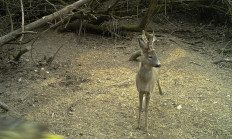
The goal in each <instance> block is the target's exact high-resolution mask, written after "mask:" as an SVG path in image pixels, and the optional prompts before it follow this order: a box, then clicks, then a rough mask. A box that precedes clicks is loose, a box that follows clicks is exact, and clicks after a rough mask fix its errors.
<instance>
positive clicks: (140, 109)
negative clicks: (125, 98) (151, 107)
mask: <svg viewBox="0 0 232 139" xmlns="http://www.w3.org/2000/svg"><path fill="white" fill-rule="evenodd" d="M142 106H143V93H141V92H139V117H138V127H137V129H140V118H141V111H142Z"/></svg>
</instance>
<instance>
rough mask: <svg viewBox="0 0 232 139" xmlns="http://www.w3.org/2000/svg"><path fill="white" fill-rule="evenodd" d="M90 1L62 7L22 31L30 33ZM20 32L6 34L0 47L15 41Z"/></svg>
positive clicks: (0, 38) (81, 1)
mask: <svg viewBox="0 0 232 139" xmlns="http://www.w3.org/2000/svg"><path fill="white" fill-rule="evenodd" d="M90 1H91V0H79V1H77V2H75V3H73V4H71V5H68V6H66V7H64V8H63V9H61V10H59V11H57V12H55V13H53V14H50V15H48V16H44V17H42V18H41V19H39V20H37V21H34V22H32V23H30V24H28V25H26V26H25V29H24V30H25V31H30V30H33V29H35V28H38V27H40V26H43V25H45V24H46V23H47V22H49V21H52V20H54V19H57V18H59V17H62V16H65V15H67V14H68V13H70V12H71V11H72V10H74V9H76V8H78V7H80V6H82V5H84V4H86V3H88V2H90ZM20 32H22V28H20V29H17V30H15V31H12V32H10V33H8V34H6V35H5V36H2V37H0V47H1V46H3V45H4V44H6V43H7V42H9V41H11V40H13V39H15V38H16V37H18V35H19V33H20Z"/></svg>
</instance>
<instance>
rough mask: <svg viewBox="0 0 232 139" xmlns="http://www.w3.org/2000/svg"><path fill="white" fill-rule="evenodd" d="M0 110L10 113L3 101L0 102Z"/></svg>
mask: <svg viewBox="0 0 232 139" xmlns="http://www.w3.org/2000/svg"><path fill="white" fill-rule="evenodd" d="M0 108H2V109H4V110H5V111H9V107H8V106H7V105H6V104H5V103H3V102H1V101H0Z"/></svg>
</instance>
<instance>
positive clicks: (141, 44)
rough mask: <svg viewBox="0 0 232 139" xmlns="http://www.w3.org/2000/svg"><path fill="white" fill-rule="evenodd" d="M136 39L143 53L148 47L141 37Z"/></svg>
mask: <svg viewBox="0 0 232 139" xmlns="http://www.w3.org/2000/svg"><path fill="white" fill-rule="evenodd" d="M138 41H139V46H140V49H141V50H142V51H143V53H147V51H148V48H147V45H146V43H145V42H144V40H143V38H138Z"/></svg>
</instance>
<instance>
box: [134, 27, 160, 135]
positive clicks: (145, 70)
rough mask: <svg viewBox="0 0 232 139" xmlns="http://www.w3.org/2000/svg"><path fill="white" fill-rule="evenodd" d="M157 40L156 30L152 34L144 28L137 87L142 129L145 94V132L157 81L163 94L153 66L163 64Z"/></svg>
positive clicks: (140, 39)
mask: <svg viewBox="0 0 232 139" xmlns="http://www.w3.org/2000/svg"><path fill="white" fill-rule="evenodd" d="M155 40H156V38H155V35H154V32H153V34H152V35H150V34H149V35H147V34H145V31H144V30H143V32H142V36H141V37H140V38H138V41H139V46H140V49H141V50H142V56H141V58H140V65H139V71H138V73H137V75H136V87H137V90H138V92H139V117H138V127H137V128H138V129H140V117H141V110H142V104H143V96H144V95H145V98H146V99H145V100H146V102H145V132H147V130H148V125H147V113H148V104H149V100H150V94H151V93H152V91H153V88H154V84H155V82H156V83H157V85H158V88H159V93H160V95H163V93H162V90H161V87H160V83H159V77H158V76H159V75H158V71H157V70H158V69H155V68H153V67H156V68H158V67H160V66H161V64H160V62H159V60H158V58H157V55H156V52H155V49H154V48H153V43H154V41H155Z"/></svg>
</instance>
